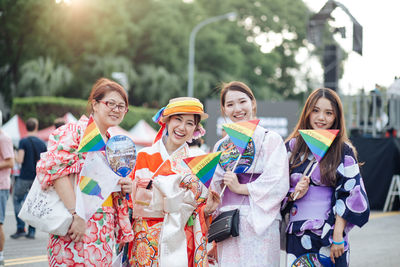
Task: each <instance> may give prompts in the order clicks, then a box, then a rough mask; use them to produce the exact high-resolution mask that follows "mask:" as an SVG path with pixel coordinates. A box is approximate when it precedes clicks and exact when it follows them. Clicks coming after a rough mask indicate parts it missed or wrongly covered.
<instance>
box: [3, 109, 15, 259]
mask: <svg viewBox="0 0 400 267" xmlns="http://www.w3.org/2000/svg"><path fill="white" fill-rule="evenodd" d="M2 124H3V116H2V112H1V111H0V127H1V126H2ZM13 166H14V148H13V144H12V141H11V138H10V137H8V136H7V135H5V134H4V132H3V131H2V130H1V129H0V267H1V266H4V255H3V249H4V241H5V238H4V231H3V223H4V219H5V215H6V205H7V200H8V196H9V194H10V185H11V182H10V175H11V170H12V168H13Z"/></svg>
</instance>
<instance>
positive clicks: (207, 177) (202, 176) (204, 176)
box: [183, 151, 222, 188]
mask: <svg viewBox="0 0 400 267" xmlns="http://www.w3.org/2000/svg"><path fill="white" fill-rule="evenodd" d="M221 153H222V152H221V151H220V152H214V153H208V154H205V155H201V156H197V157H190V158H186V159H183V161H184V162H185V163H186V165H188V167H189V168H190V170H191V171H192V172H193V174H194V175H196V176H197V178H199V180H200V181H201V182H202V183H203V184H204V185H205V186H206V187H207V188H208V187H209V186H210V183H211V179H212V177H213V175H214V172H215V168H216V167H217V164H218V162H219V158H220V157H221Z"/></svg>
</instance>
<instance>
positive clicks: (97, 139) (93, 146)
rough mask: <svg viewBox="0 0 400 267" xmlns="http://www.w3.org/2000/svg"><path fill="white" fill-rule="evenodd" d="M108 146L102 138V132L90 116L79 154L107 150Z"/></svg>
mask: <svg viewBox="0 0 400 267" xmlns="http://www.w3.org/2000/svg"><path fill="white" fill-rule="evenodd" d="M105 146H106V144H105V143H104V140H103V137H101V134H100V130H99V128H97V125H96V122H95V121H94V119H93V117H92V116H90V118H89V121H88V125H87V127H86V129H85V132H84V133H83V137H82V140H81V142H80V143H79V147H78V152H93V151H101V150H105Z"/></svg>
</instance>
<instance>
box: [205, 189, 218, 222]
mask: <svg viewBox="0 0 400 267" xmlns="http://www.w3.org/2000/svg"><path fill="white" fill-rule="evenodd" d="M220 203H221V198H220V196H219V194H218V193H217V192H215V191H213V190H210V191H208V197H207V202H206V206H205V208H204V216H205V217H207V216H208V215H210V214H211V213H213V212H214V211H215V210H216V209H217V208H218V205H219V204H220Z"/></svg>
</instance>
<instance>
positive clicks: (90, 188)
mask: <svg viewBox="0 0 400 267" xmlns="http://www.w3.org/2000/svg"><path fill="white" fill-rule="evenodd" d="M79 189H80V190H81V192H82V193H85V194H87V195H91V196H98V197H99V198H101V199H104V198H103V196H102V195H101V188H100V186H99V184H98V183H97V182H96V181H95V180H93V179H92V178H89V177H87V176H81V177H80V180H79Z"/></svg>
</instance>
